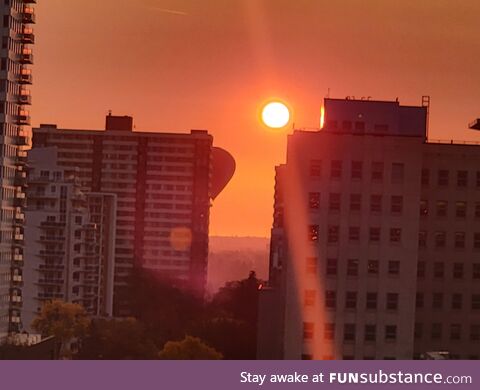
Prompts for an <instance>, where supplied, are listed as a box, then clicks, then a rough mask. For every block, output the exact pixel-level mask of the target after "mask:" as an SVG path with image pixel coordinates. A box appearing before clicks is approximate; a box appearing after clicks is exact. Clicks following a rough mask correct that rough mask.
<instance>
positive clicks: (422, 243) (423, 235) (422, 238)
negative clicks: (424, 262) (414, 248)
mask: <svg viewBox="0 0 480 390" xmlns="http://www.w3.org/2000/svg"><path fill="white" fill-rule="evenodd" d="M418 246H419V247H420V248H425V247H426V246H427V232H426V231H425V230H420V231H419V232H418Z"/></svg>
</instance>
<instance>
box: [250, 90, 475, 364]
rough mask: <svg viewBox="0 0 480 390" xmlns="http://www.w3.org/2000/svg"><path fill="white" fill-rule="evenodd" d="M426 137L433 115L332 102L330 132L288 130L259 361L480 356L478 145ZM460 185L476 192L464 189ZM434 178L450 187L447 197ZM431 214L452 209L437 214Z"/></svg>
mask: <svg viewBox="0 0 480 390" xmlns="http://www.w3.org/2000/svg"><path fill="white" fill-rule="evenodd" d="M426 131H427V107H406V106H401V105H399V103H398V102H377V101H370V100H348V99H347V100H343V99H342V100H340V99H326V100H325V126H324V128H323V129H321V130H320V131H315V132H312V131H308V132H307V131H295V132H294V134H293V135H291V136H289V139H288V151H287V162H286V164H284V165H282V166H279V167H277V171H276V188H275V206H274V223H273V228H272V235H271V253H270V283H269V287H268V288H267V289H266V291H265V292H264V293H263V294H262V299H261V304H260V306H261V311H265V312H264V313H263V314H261V316H260V317H261V321H260V323H259V346H258V347H259V358H281V359H300V358H304V359H411V358H413V357H420V356H421V355H422V354H425V353H426V352H428V351H437V350H447V351H449V352H450V353H451V354H452V355H453V356H459V357H462V358H466V357H469V356H470V357H473V355H475V350H477V351H478V345H475V344H472V343H471V341H472V340H473V339H472V338H471V337H476V336H475V335H477V333H478V325H479V324H480V316H479V314H480V312H476V311H475V310H476V309H474V307H476V302H477V299H480V297H479V296H478V295H477V294H478V290H479V289H480V283H479V282H478V281H475V275H476V274H475V273H474V269H476V268H475V267H477V268H478V267H479V266H478V265H475V264H477V263H478V261H480V256H478V255H476V252H475V250H474V237H475V233H474V232H475V229H476V227H475V217H474V207H476V206H475V205H476V202H477V200H478V201H480V193H479V192H477V191H478V189H477V188H476V187H475V183H474V181H475V180H476V179H475V178H476V177H477V176H476V175H477V169H478V168H477V167H478V164H476V162H475V161H476V158H477V157H476V156H477V155H479V151H480V148H479V147H478V146H464V145H451V144H448V145H447V144H434V143H430V142H428V141H427V134H426ZM462 167H463V168H462ZM465 171H467V172H466V173H465ZM427 172H428V173H429V174H430V175H432V179H431V180H432V181H431V182H430V183H432V185H430V186H429V185H426V184H425V183H426V182H427V179H426V175H427ZM445 172H448V173H445ZM478 172H480V171H478ZM478 174H479V175H480V173H478ZM458 175H460V176H458ZM445 176H446V177H447V179H446V180H447V182H446V183H447V184H445ZM458 177H460V179H458ZM479 177H480V176H479ZM449 180H450V181H449ZM457 180H460V183H462V184H463V183H465V182H466V183H467V184H465V185H464V186H462V187H460V188H458V186H457V184H458V183H457ZM433 181H438V183H443V184H442V185H443V187H441V188H440V191H439V187H437V184H433ZM422 183H423V184H422ZM475 199H477V200H475ZM445 203H446V204H447V205H449V206H445ZM435 207H445V208H446V207H450V208H451V210H450V212H447V213H446V214H442V217H441V218H440V219H438V218H437V217H434V216H432V214H431V213H432V211H430V210H433V209H432V208H435ZM456 207H458V208H460V210H464V213H465V216H464V217H458V216H456V214H455V213H456V211H455V210H454V208H456ZM419 210H420V211H419ZM462 212H463V211H460V214H461V213H462ZM462 215H463V214H462ZM479 216H480V205H479ZM477 230H478V229H477ZM477 238H479V242H480V235H479V237H477ZM436 240H438V242H443V241H442V240H444V246H443V247H438V246H436V244H435V243H436V242H437V241H436ZM462 240H463V241H462ZM462 243H463V244H462ZM455 245H457V247H455ZM461 245H463V247H461ZM479 246H480V243H479ZM439 248H443V249H444V250H442V249H439ZM447 248H448V249H447ZM439 263H441V264H442V265H439ZM442 267H445V268H443V269H444V273H443V276H442V278H440V276H439V275H440V274H441V269H442ZM435 270H436V275H437V278H435V277H434V276H432V275H435ZM432 273H433V274H432ZM417 274H418V275H419V276H418V277H417ZM455 275H456V276H455ZM460 275H461V277H460ZM455 277H456V278H457V283H456V284H455V283H453V282H452V281H453V280H454V279H455ZM477 277H478V275H477ZM462 278H463V279H462ZM467 279H468V284H465V281H466V280H467ZM462 280H463V286H462V285H461V283H462V282H461V281H462ZM451 282H452V283H451ZM440 294H441V296H442V298H440ZM459 295H462V296H463V298H459ZM442 299H443V305H441V304H440V303H439V302H440V301H441V300H442ZM453 301H455V304H454V303H452V302H453ZM432 305H434V307H435V309H432ZM452 305H455V309H454V310H453V312H452V308H453V307H454V306H452ZM432 310H433V311H432ZM265 313H267V314H265ZM435 313H436V314H435ZM452 313H456V314H457V315H458V317H457V316H455V317H456V318H455V321H456V322H455V321H454V323H451V322H452V317H451V314H452ZM269 316H270V317H271V318H276V322H278V324H279V327H278V330H277V332H276V335H275V336H272V334H268V335H267V333H268V329H267V327H268V325H266V323H265V321H262V318H263V319H265V318H268V317H269ZM262 322H263V323H262ZM439 328H442V329H443V333H441V331H440V333H441V335H440V336H438V335H437V333H438V329H439ZM468 332H470V334H468ZM459 333H461V334H460V335H459ZM432 334H433V336H432ZM262 335H264V336H262ZM452 335H453V336H452ZM472 335H473V336H472ZM452 337H453V339H452ZM265 340H269V341H268V342H266V341H265ZM432 340H433V342H432ZM469 343H470V344H469Z"/></svg>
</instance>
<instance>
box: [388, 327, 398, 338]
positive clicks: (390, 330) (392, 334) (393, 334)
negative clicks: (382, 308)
mask: <svg viewBox="0 0 480 390" xmlns="http://www.w3.org/2000/svg"><path fill="white" fill-rule="evenodd" d="M396 339H397V326H396V325H387V326H385V340H396Z"/></svg>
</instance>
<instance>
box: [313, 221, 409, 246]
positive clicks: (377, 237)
mask: <svg viewBox="0 0 480 390" xmlns="http://www.w3.org/2000/svg"><path fill="white" fill-rule="evenodd" d="M381 232H382V230H381V228H380V227H371V228H369V241H370V242H380V241H381ZM348 237H349V240H351V241H359V240H360V228H359V227H355V226H354V227H349V229H348ZM326 239H327V243H328V244H335V243H338V241H339V240H340V226H338V225H329V226H328V229H327V237H326ZM308 240H309V241H311V242H318V241H319V240H320V229H319V226H318V225H309V227H308ZM389 240H390V242H391V243H400V242H401V241H402V229H401V228H390V230H389Z"/></svg>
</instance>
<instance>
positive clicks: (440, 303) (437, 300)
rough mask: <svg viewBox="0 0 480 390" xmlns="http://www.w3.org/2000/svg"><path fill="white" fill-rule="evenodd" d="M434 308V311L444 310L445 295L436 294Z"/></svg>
mask: <svg viewBox="0 0 480 390" xmlns="http://www.w3.org/2000/svg"><path fill="white" fill-rule="evenodd" d="M432 308H433V309H442V308H443V294H442V293H434V294H433V296H432Z"/></svg>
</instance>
